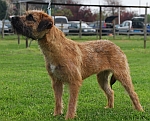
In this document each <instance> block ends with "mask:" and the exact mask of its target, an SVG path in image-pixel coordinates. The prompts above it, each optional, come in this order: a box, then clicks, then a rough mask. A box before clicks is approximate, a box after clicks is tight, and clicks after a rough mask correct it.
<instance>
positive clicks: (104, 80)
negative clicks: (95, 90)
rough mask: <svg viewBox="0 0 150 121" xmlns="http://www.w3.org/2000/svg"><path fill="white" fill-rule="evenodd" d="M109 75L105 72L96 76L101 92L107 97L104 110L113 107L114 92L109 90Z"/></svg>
mask: <svg viewBox="0 0 150 121" xmlns="http://www.w3.org/2000/svg"><path fill="white" fill-rule="evenodd" d="M109 74H110V72H109V71H107V70H106V71H102V72H100V73H98V74H97V80H98V83H99V85H100V87H101V88H102V90H103V91H104V92H105V94H106V97H107V106H106V107H105V108H113V107H114V91H113V90H112V89H111V87H110V85H109V84H108V76H109Z"/></svg>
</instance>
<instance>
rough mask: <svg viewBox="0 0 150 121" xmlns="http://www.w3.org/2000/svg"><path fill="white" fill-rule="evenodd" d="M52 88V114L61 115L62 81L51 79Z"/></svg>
mask: <svg viewBox="0 0 150 121" xmlns="http://www.w3.org/2000/svg"><path fill="white" fill-rule="evenodd" d="M52 84H53V90H54V95H55V109H54V116H56V115H61V114H62V113H63V112H62V108H63V104H62V93H63V83H62V82H61V81H58V80H57V81H56V80H53V81H52Z"/></svg>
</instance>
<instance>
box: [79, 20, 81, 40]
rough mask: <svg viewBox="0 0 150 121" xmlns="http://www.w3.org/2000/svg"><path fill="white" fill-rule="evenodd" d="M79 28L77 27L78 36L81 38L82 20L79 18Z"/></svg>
mask: <svg viewBox="0 0 150 121" xmlns="http://www.w3.org/2000/svg"><path fill="white" fill-rule="evenodd" d="M79 24H80V28H79V38H81V37H82V25H81V24H82V21H81V20H80V23H79Z"/></svg>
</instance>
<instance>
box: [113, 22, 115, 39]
mask: <svg viewBox="0 0 150 121" xmlns="http://www.w3.org/2000/svg"><path fill="white" fill-rule="evenodd" d="M115 34H116V32H115V20H114V21H113V39H115V36H116V35H115Z"/></svg>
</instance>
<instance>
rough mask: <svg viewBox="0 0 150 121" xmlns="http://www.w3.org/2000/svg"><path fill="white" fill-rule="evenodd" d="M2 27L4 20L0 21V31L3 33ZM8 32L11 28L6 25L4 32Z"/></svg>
mask: <svg viewBox="0 0 150 121" xmlns="http://www.w3.org/2000/svg"><path fill="white" fill-rule="evenodd" d="M2 27H3V23H2V21H0V33H2ZM8 32H9V28H8V27H7V26H5V25H4V33H8Z"/></svg>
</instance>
